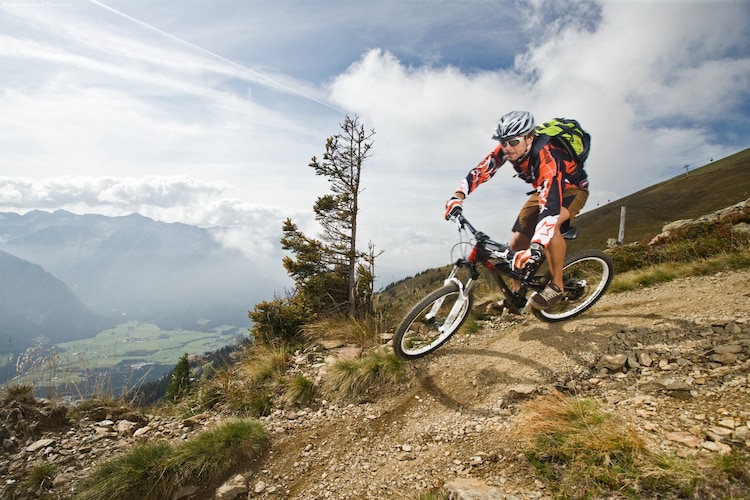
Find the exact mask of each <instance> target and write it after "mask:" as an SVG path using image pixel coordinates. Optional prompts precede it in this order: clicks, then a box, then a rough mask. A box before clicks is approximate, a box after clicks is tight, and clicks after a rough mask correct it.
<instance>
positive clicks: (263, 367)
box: [240, 345, 289, 384]
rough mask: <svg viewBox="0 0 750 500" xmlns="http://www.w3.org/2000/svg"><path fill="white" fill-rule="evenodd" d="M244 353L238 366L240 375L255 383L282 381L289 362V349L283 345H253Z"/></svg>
mask: <svg viewBox="0 0 750 500" xmlns="http://www.w3.org/2000/svg"><path fill="white" fill-rule="evenodd" d="M245 354H246V356H245V359H244V360H243V361H242V365H241V367H240V375H241V376H244V377H246V378H247V380H249V381H251V382H253V383H256V384H260V383H267V382H270V383H280V382H281V381H282V379H283V377H284V375H285V374H286V369H287V363H288V362H289V351H288V350H287V348H286V347H285V346H283V345H280V346H275V347H267V346H253V347H251V348H250V349H248V350H247V351H246V353H245Z"/></svg>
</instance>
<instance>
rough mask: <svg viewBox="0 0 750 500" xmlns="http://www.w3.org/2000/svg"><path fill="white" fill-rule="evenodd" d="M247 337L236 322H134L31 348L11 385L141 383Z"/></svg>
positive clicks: (63, 388) (62, 386) (60, 387)
mask: <svg viewBox="0 0 750 500" xmlns="http://www.w3.org/2000/svg"><path fill="white" fill-rule="evenodd" d="M247 336H248V330H247V329H242V328H237V327H235V326H223V327H218V328H214V329H213V330H211V331H207V332H200V331H194V330H163V329H161V328H159V327H158V326H157V325H155V324H153V323H140V322H137V321H131V322H127V323H122V324H120V325H117V326H115V327H114V328H110V329H107V330H104V331H102V332H100V333H99V334H98V335H96V336H95V337H92V338H88V339H83V340H75V341H72V342H64V343H60V344H56V345H40V346H38V347H37V348H36V349H34V348H32V349H29V351H27V353H24V354H22V355H20V356H19V357H18V358H16V362H15V363H14V364H15V365H16V366H15V368H17V369H18V372H17V373H19V375H18V376H16V377H14V378H13V379H12V380H10V381H9V383H12V384H31V385H34V386H36V387H47V388H52V387H55V388H57V389H56V390H60V391H61V392H69V391H68V390H67V389H66V388H68V387H71V386H75V387H78V388H80V387H81V386H88V387H90V386H92V385H96V386H101V385H103V382H102V380H106V382H107V383H111V384H112V385H114V386H122V385H128V386H131V385H133V384H134V383H135V385H139V384H140V383H144V382H147V381H150V380H154V379H156V378H159V377H161V376H162V375H164V374H166V373H167V372H168V371H169V370H171V369H172V368H173V367H174V365H175V364H176V363H177V361H178V360H179V358H180V356H182V355H183V354H185V353H188V354H189V355H200V354H204V353H206V352H213V351H217V350H219V349H221V348H223V347H225V346H227V345H229V344H232V343H236V342H237V341H238V340H239V339H240V338H242V339H245V338H247ZM4 358H5V360H8V358H7V357H5V356H4ZM8 361H10V360H8ZM0 368H2V367H0ZM87 392H88V390H87Z"/></svg>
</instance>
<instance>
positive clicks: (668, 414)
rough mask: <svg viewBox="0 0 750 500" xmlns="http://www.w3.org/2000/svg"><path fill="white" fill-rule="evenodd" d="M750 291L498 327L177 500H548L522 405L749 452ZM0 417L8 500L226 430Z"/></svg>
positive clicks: (690, 285) (452, 345) (699, 448)
mask: <svg viewBox="0 0 750 500" xmlns="http://www.w3.org/2000/svg"><path fill="white" fill-rule="evenodd" d="M749 285H750V271H743V272H728V273H724V274H719V275H716V276H712V277H700V278H699V277H692V278H685V279H678V280H676V281H673V282H670V283H667V284H662V285H658V286H654V287H649V288H645V289H641V290H638V291H632V292H626V293H620V294H608V295H605V297H603V298H602V300H601V301H600V302H599V303H598V304H597V305H596V306H594V308H593V309H592V310H590V311H588V312H587V313H585V314H583V315H582V316H580V317H579V318H576V319H573V320H570V321H568V322H563V323H555V324H547V323H542V322H540V321H539V320H537V319H536V318H534V317H533V316H527V317H515V316H506V317H495V318H491V319H490V320H488V321H486V322H485V323H484V328H483V329H482V330H481V331H479V332H478V333H476V334H473V335H470V336H466V335H457V336H456V337H455V338H454V339H452V340H451V341H450V342H449V343H448V344H447V345H445V346H444V347H442V348H441V349H439V350H438V351H437V352H436V353H434V354H433V355H430V356H428V357H426V358H424V359H422V360H419V361H417V362H414V363H411V364H410V366H409V372H410V373H409V377H408V378H407V380H406V381H405V382H403V383H402V384H400V385H399V386H397V387H393V388H389V389H387V390H385V391H382V392H379V393H378V394H373V395H372V396H369V397H364V398H363V399H362V400H360V401H356V402H343V403H342V402H333V401H319V404H318V405H317V406H315V407H310V408H300V409H295V410H284V411H281V410H279V411H276V412H275V413H273V414H272V415H270V416H269V417H265V418H263V419H262V421H263V423H264V425H265V426H266V428H267V429H268V431H269V434H270V441H271V446H270V449H269V450H268V452H267V453H266V455H265V456H264V457H263V459H262V460H261V461H260V463H257V464H248V466H247V469H246V470H243V471H239V472H240V473H239V474H238V475H236V476H235V477H233V478H230V479H229V480H228V481H227V483H226V484H224V485H223V486H222V488H220V489H219V490H214V489H211V491H210V492H209V491H204V490H197V489H196V490H192V491H187V490H186V491H182V492H176V493H177V494H176V497H180V496H181V497H183V498H259V499H271V498H274V499H275V498H295V499H319V498H331V499H344V498H373V499H374V498H403V499H413V498H415V497H416V496H417V495H418V494H419V493H423V492H428V491H438V490H439V489H440V488H445V489H447V490H450V491H452V492H453V494H454V498H513V499H542V498H552V497H551V495H550V494H549V492H548V488H547V485H545V484H544V483H543V482H542V481H540V480H539V479H538V478H537V476H536V475H535V473H534V471H533V469H532V468H531V467H530V465H529V463H528V462H527V460H526V459H525V458H524V457H523V456H522V455H521V454H520V453H519V449H518V447H517V441H516V439H515V438H514V430H515V429H514V426H515V424H516V422H517V420H518V417H519V414H520V412H521V410H520V406H519V402H521V401H524V400H528V399H529V398H534V397H535V396H536V395H538V394H544V393H549V392H550V391H553V390H562V391H568V392H571V393H573V392H574V393H577V394H579V395H580V396H583V397H586V398H591V399H595V400H597V401H598V402H600V403H601V404H602V405H603V407H604V409H605V410H606V411H608V412H610V413H613V414H618V415H621V416H624V417H627V418H628V419H629V420H630V421H631V422H632V423H633V425H635V427H636V428H637V429H638V432H639V434H640V436H641V437H642V438H643V439H644V440H645V441H646V443H647V445H648V447H649V448H650V449H652V450H654V451H658V452H661V453H669V454H675V455H677V456H687V455H691V454H706V455H711V454H720V453H726V452H728V451H729V450H731V449H732V448H734V447H740V448H744V449H748V448H750V386H749V385H748V372H750V287H749ZM335 353H336V351H330V352H328V353H327V354H328V355H329V356H333V355H335ZM298 359H299V360H303V359H307V357H305V356H302V357H300V358H298ZM300 362H301V363H303V364H304V362H303V361H300ZM323 366H324V365H321V368H322V367H323ZM298 368H300V369H305V370H311V369H313V368H314V367H313V366H300V367H298ZM0 416H1V417H2V428H1V429H0V433H2V435H1V436H0V437H2V439H3V450H2V453H3V455H2V463H0V476H2V483H3V484H1V485H0V496H2V498H13V496H11V493H10V492H12V491H16V492H18V491H25V490H23V489H19V488H18V486H17V485H18V484H19V483H20V482H22V481H23V479H24V477H25V476H26V475H28V471H29V470H30V467H31V466H33V465H34V464H37V463H40V462H42V461H45V462H51V463H56V464H59V466H60V467H59V469H58V474H57V477H56V478H55V480H54V484H52V485H48V486H51V487H52V489H51V490H49V498H68V497H70V495H71V491H72V490H74V489H75V485H76V483H77V481H78V480H79V479H80V478H81V477H82V476H83V475H85V473H86V472H87V470H89V469H90V467H92V466H93V465H95V464H96V463H100V462H101V461H102V460H103V459H105V458H106V457H109V456H112V455H113V454H116V453H118V452H119V451H120V450H122V449H126V448H127V447H128V446H130V445H131V444H132V443H134V442H138V441H140V440H146V439H156V438H158V437H168V438H174V439H187V438H189V437H190V436H191V435H192V434H193V433H195V432H199V431H200V429H202V428H203V427H204V426H205V425H209V424H210V423H211V422H212V421H215V420H216V419H219V418H221V417H220V416H217V415H202V416H198V417H195V418H193V419H190V420H187V421H183V420H177V419H169V418H166V417H158V416H149V415H140V414H138V413H134V412H128V411H126V410H121V411H118V410H113V409H103V410H100V411H99V413H97V412H96V411H92V412H90V413H88V414H86V415H85V416H84V417H83V418H81V419H80V420H79V421H77V422H66V420H65V418H64V417H63V416H61V414H60V410H59V409H56V407H55V406H54V405H52V404H47V403H44V402H41V403H37V404H35V405H33V407H32V406H29V405H24V404H23V403H21V402H18V401H11V402H8V403H6V404H5V407H4V408H3V409H2V413H1V415H0ZM14 496H15V497H18V498H34V497H35V493H34V492H33V491H29V492H28V493H15V494H14Z"/></svg>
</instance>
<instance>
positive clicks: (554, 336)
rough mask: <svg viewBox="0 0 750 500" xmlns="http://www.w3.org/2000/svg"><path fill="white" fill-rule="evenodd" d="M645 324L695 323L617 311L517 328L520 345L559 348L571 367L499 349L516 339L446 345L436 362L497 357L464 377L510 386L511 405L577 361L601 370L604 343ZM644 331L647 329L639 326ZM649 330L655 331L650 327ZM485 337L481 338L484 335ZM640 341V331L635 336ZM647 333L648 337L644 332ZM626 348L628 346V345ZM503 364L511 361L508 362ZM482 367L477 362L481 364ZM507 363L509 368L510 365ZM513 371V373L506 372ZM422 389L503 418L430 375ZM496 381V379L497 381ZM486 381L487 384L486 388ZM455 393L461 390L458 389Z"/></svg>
mask: <svg viewBox="0 0 750 500" xmlns="http://www.w3.org/2000/svg"><path fill="white" fill-rule="evenodd" d="M639 320H648V321H649V322H659V321H663V322H670V323H673V324H674V325H676V326H678V327H680V328H686V327H687V326H688V325H690V324H691V322H690V321H688V320H684V319H678V318H673V317H669V316H665V315H660V314H657V313H647V314H640V313H631V314H620V313H617V314H611V313H606V312H605V313H590V314H587V315H586V316H582V317H580V318H576V319H574V320H570V321H566V322H560V323H542V322H539V323H537V324H528V323H527V324H523V323H521V324H518V325H515V327H514V328H521V329H522V330H521V331H520V332H519V333H518V336H517V337H516V339H517V342H519V343H520V344H525V343H528V344H529V345H532V343H536V344H537V345H539V344H541V345H542V346H543V347H544V348H548V349H553V350H554V351H556V352H558V353H560V354H561V355H562V356H563V357H564V359H566V360H567V361H568V366H567V367H563V368H562V371H561V370H560V368H561V367H555V366H550V365H549V364H546V363H543V362H540V361H538V360H537V359H533V358H530V357H528V356H524V355H520V354H518V353H517V352H516V353H508V352H502V351H501V350H498V347H501V346H502V344H503V343H504V342H507V341H511V342H512V341H513V340H512V339H508V338H502V337H498V338H497V339H495V340H493V341H492V343H491V344H490V345H488V346H487V347H486V348H472V347H463V346H451V345H450V344H448V345H446V346H444V347H443V348H441V349H440V350H439V351H437V352H436V353H434V354H433V355H432V356H431V358H430V359H431V360H432V362H433V363H436V364H438V365H439V364H440V363H441V361H440V358H442V357H447V356H467V357H468V356H473V357H477V358H496V359H497V360H498V362H497V363H496V364H495V365H494V366H492V367H489V368H488V367H483V368H478V369H477V371H472V372H470V373H465V374H463V375H464V376H465V378H466V379H467V380H473V381H474V382H475V383H477V384H478V387H476V390H478V391H480V392H481V391H482V389H485V390H491V391H494V392H496V391H497V390H498V388H502V387H503V386H505V388H506V389H507V390H506V391H505V393H504V395H503V397H502V400H503V404H504V405H508V404H511V403H514V402H517V401H519V400H521V399H524V398H525V397H531V394H529V395H526V396H524V395H521V394H514V393H513V390H512V389H513V387H514V386H521V385H536V386H539V385H544V384H545V383H547V384H554V383H556V382H558V381H559V380H560V379H561V378H565V376H566V372H570V371H571V366H570V365H571V363H572V365H573V366H576V367H579V368H580V369H586V370H590V371H594V370H595V365H596V363H597V361H598V360H599V357H600V356H601V355H603V354H605V353H606V348H605V346H604V345H603V344H608V343H610V342H612V337H613V336H616V335H618V334H621V333H622V332H624V331H627V330H630V329H632V328H633V324H634V323H638V321H639ZM639 328H644V327H642V326H641V327H639ZM646 329H647V330H649V329H650V328H648V327H646ZM571 330H572V331H571ZM479 335H481V334H479ZM633 335H634V336H635V337H636V338H637V337H638V335H639V334H638V332H635V333H633ZM644 335H645V334H644ZM597 344H602V349H601V350H598V349H595V348H594V349H592V345H593V346H594V347H595V346H596V345H597ZM623 349H625V347H623ZM503 361H505V362H507V363H503ZM480 364H481V363H477V365H480ZM514 364H515V365H522V366H524V367H525V368H526V369H531V370H533V371H534V372H536V373H537V374H538V376H536V377H531V376H526V377H524V376H520V375H519V374H514V373H512V367H513V365H514ZM504 365H507V366H504ZM503 368H507V369H508V370H507V371H503ZM417 379H418V381H419V383H420V385H421V386H422V388H423V389H424V390H425V391H426V392H427V393H429V394H430V395H431V396H432V397H433V398H434V399H435V400H436V401H437V402H439V403H440V404H442V405H443V406H445V407H447V408H450V409H453V410H456V411H460V412H463V413H471V414H474V415H477V416H485V417H486V416H492V415H496V414H497V410H496V407H495V408H492V407H477V402H479V403H482V402H484V398H482V397H477V396H475V395H474V393H475V391H469V392H471V395H468V396H467V398H466V400H465V401H464V400H463V398H462V397H461V396H460V395H454V394H451V393H449V392H448V391H446V390H445V389H444V388H442V387H441V384H440V382H439V381H437V380H436V379H435V378H434V377H433V376H432V375H431V374H430V373H429V371H427V370H425V371H423V372H421V375H419V376H418V377H417ZM493 379H494V380H493ZM482 381H484V382H485V383H484V384H483V383H482ZM454 392H455V391H454Z"/></svg>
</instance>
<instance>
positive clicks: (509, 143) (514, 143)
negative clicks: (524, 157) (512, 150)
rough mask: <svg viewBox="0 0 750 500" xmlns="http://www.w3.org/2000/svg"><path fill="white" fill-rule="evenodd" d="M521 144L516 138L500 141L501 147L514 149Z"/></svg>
mask: <svg viewBox="0 0 750 500" xmlns="http://www.w3.org/2000/svg"><path fill="white" fill-rule="evenodd" d="M520 143H521V139H520V138H518V137H516V138H515V139H504V140H501V141H500V145H501V146H511V147H516V146H518V145H519V144H520Z"/></svg>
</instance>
